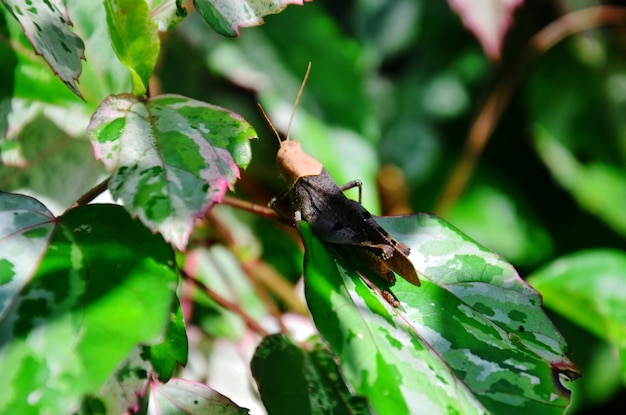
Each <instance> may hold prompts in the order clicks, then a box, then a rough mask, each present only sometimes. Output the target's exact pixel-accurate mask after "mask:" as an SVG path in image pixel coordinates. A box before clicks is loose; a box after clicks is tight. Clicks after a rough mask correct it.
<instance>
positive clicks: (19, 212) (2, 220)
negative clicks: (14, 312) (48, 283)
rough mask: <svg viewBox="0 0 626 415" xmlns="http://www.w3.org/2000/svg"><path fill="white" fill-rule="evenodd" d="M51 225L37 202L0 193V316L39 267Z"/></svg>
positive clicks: (53, 224) (47, 214) (54, 220)
mask: <svg viewBox="0 0 626 415" xmlns="http://www.w3.org/2000/svg"><path fill="white" fill-rule="evenodd" d="M55 222H56V218H55V217H54V215H53V214H52V213H51V212H50V211H49V210H48V209H47V208H46V207H45V206H44V205H43V204H41V203H40V202H39V201H37V200H35V199H33V198H30V197H27V196H22V195H16V194H11V193H4V192H0V247H1V248H0V316H4V314H5V312H6V311H7V308H8V307H9V306H10V304H11V302H12V301H13V300H14V298H15V296H16V295H17V294H18V293H19V292H20V291H21V290H22V289H23V288H24V285H26V283H28V278H29V277H30V276H31V275H32V274H33V273H34V272H35V270H36V269H37V267H38V266H39V261H40V260H41V257H42V256H43V254H44V253H45V251H46V248H47V246H48V242H49V240H50V237H51V236H52V231H53V229H54V226H55Z"/></svg>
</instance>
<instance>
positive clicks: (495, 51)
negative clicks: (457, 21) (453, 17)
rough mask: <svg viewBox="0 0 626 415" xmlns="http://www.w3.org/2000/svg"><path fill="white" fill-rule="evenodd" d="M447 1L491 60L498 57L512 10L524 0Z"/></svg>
mask: <svg viewBox="0 0 626 415" xmlns="http://www.w3.org/2000/svg"><path fill="white" fill-rule="evenodd" d="M448 3H449V4H450V8H452V10H454V11H455V12H457V13H458V14H459V16H460V17H461V20H462V21H463V24H464V25H465V27H466V28H468V29H469V30H470V31H471V32H472V33H473V34H474V36H476V38H477V39H478V41H479V42H480V44H481V46H482V47H483V50H484V51H485V53H486V54H487V56H489V58H490V59H493V60H498V59H500V50H501V48H502V43H503V41H504V37H505V36H506V32H507V31H508V30H509V27H510V26H511V20H512V18H513V12H514V11H515V9H516V8H518V7H519V6H521V5H522V3H524V0H487V1H479V2H476V1H468V0H448Z"/></svg>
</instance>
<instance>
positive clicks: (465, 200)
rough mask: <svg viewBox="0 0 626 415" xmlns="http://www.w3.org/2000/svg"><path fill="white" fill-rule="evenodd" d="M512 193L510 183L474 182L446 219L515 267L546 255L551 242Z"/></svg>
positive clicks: (549, 249) (535, 260) (538, 260)
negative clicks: (502, 184)
mask: <svg viewBox="0 0 626 415" xmlns="http://www.w3.org/2000/svg"><path fill="white" fill-rule="evenodd" d="M512 193H515V190H514V185H513V184H511V183H507V186H506V188H505V187H504V186H497V185H493V184H486V183H477V184H475V185H472V186H471V187H470V188H469V189H467V190H466V191H465V192H464V195H463V197H462V198H461V199H460V200H459V201H458V202H457V203H456V204H455V205H454V206H453V207H452V210H451V212H450V213H449V214H448V215H447V216H446V219H447V220H449V221H450V222H451V223H454V224H455V225H456V226H458V227H459V228H460V229H463V232H465V233H466V234H467V235H470V236H471V237H472V238H474V239H475V240H476V241H478V242H480V243H481V244H482V245H484V246H485V247H489V248H494V249H497V251H498V253H499V254H500V255H502V256H503V257H504V258H506V259H507V260H509V261H511V262H513V263H515V264H516V265H518V266H522V265H523V266H526V267H528V266H532V265H537V264H539V263H540V262H542V261H545V260H546V258H548V257H549V256H550V253H551V251H552V240H551V238H550V235H549V234H548V233H547V232H546V230H545V229H544V228H543V227H542V226H541V223H539V221H538V219H537V218H536V215H534V214H533V213H534V212H533V211H532V210H531V209H529V207H528V206H524V204H523V203H521V202H520V201H519V200H515V199H514V198H513V197H512ZM533 207H534V206H533Z"/></svg>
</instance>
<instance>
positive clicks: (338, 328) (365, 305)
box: [300, 214, 577, 414]
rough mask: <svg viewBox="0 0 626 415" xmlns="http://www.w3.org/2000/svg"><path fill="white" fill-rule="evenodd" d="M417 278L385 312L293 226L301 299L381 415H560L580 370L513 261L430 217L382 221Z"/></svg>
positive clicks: (345, 268)
mask: <svg viewBox="0 0 626 415" xmlns="http://www.w3.org/2000/svg"><path fill="white" fill-rule="evenodd" d="M379 223H380V224H381V225H382V226H383V227H384V228H385V229H386V230H387V231H389V233H391V234H392V235H393V236H394V237H395V238H397V239H398V240H399V241H401V242H404V243H405V244H407V245H408V246H409V247H410V248H411V250H412V251H411V256H410V259H411V260H412V262H413V264H414V265H415V266H416V268H417V269H418V271H419V272H420V273H421V274H422V278H421V279H422V286H421V287H416V286H414V285H411V284H409V283H407V282H406V281H404V280H401V279H400V280H399V281H398V282H397V283H396V284H395V285H394V286H393V288H392V290H393V292H394V294H395V295H396V296H397V298H398V299H399V301H400V306H399V307H398V308H393V307H392V306H391V305H390V304H389V303H388V302H387V301H385V300H384V299H383V297H382V296H381V295H379V293H377V292H375V291H373V290H372V289H371V288H369V286H368V285H367V284H366V283H365V282H364V280H363V279H361V278H359V275H358V274H357V273H356V272H355V271H354V269H353V267H351V266H349V265H347V264H346V263H344V262H343V261H341V260H337V258H336V257H334V256H332V255H330V253H329V251H328V249H327V247H326V246H325V245H323V244H322V243H321V242H320V241H319V240H318V239H316V238H315V237H313V236H312V234H311V233H310V230H309V228H308V226H306V225H304V224H303V225H301V227H300V229H301V231H302V233H303V239H304V242H305V246H306V262H305V283H306V294H307V300H308V304H309V307H310V310H311V313H312V315H313V319H314V321H315V324H316V326H317V328H318V329H319V331H320V333H321V334H322V335H323V336H324V338H325V339H326V340H327V341H328V342H329V344H330V345H331V348H332V350H333V351H334V352H335V353H336V354H337V355H338V357H339V359H340V360H341V362H342V366H341V367H342V369H343V372H344V374H345V376H346V378H347V380H348V381H349V382H350V383H351V384H352V386H354V388H355V390H356V392H357V393H359V394H362V395H364V396H367V397H368V398H369V399H370V403H371V405H372V407H373V408H374V409H375V410H376V411H377V412H378V413H414V414H422V413H423V414H437V413H449V412H450V411H451V410H453V411H457V412H461V413H465V414H471V413H507V414H528V413H535V412H536V413H542V414H550V413H554V414H557V413H562V412H563V409H564V407H566V406H567V404H568V397H567V395H568V394H567V391H566V390H565V389H564V388H563V386H561V385H560V384H559V383H558V381H557V383H556V384H555V379H558V377H559V376H558V375H559V374H560V373H563V374H565V375H567V376H569V377H572V378H574V377H576V376H577V369H576V367H575V366H574V365H573V364H572V362H571V361H570V360H569V359H568V358H567V357H566V356H565V349H566V345H565V341H564V340H563V338H562V337H561V335H560V334H559V333H558V332H557V331H556V329H555V328H554V326H553V325H552V323H551V322H550V321H549V319H548V318H547V317H546V315H545V314H544V313H543V311H542V309H541V298H540V296H539V295H538V294H537V293H536V292H535V291H534V290H533V289H532V288H530V287H529V286H528V285H527V284H526V283H524V282H523V281H522V280H521V279H520V277H519V276H518V275H517V273H516V272H515V270H514V269H513V267H512V266H511V265H509V264H508V263H506V262H504V261H503V260H502V259H501V258H500V257H498V256H497V255H495V254H493V253H491V252H489V251H487V250H486V249H484V248H483V247H481V246H479V245H477V244H476V243H474V242H473V241H471V240H470V239H469V238H467V237H466V236H464V235H463V234H461V233H459V232H458V231H457V230H456V229H454V228H452V227H451V226H450V225H447V224H445V223H444V222H443V221H441V220H440V219H437V218H435V217H433V216H429V215H425V214H422V215H410V216H404V217H389V218H379Z"/></svg>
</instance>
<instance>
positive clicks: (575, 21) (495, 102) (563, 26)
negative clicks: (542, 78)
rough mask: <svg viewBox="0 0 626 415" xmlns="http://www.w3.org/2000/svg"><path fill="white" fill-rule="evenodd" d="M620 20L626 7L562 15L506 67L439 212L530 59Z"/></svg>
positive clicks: (455, 193)
mask: <svg viewBox="0 0 626 415" xmlns="http://www.w3.org/2000/svg"><path fill="white" fill-rule="evenodd" d="M619 24H626V8H624V7H618V6H598V7H590V8H587V9H583V10H578V11H575V12H571V13H568V14H566V15H564V16H561V17H560V18H559V19H557V20H555V21H554V22H552V23H550V24H549V25H548V26H546V27H545V28H543V29H542V30H540V31H539V32H538V33H537V34H535V35H534V36H533V37H532V38H531V39H530V41H529V43H528V47H527V50H526V51H525V52H524V54H522V55H521V56H520V57H519V58H518V59H517V60H516V61H515V64H514V65H511V67H510V68H507V70H505V71H503V76H502V78H501V79H500V81H499V82H497V83H496V86H495V87H494V89H493V90H492V92H491V94H490V95H489V97H488V98H487V100H486V101H485V103H484V104H483V106H482V107H481V109H480V111H479V113H478V116H477V117H476V119H475V120H474V122H473V123H472V126H471V128H470V131H469V133H468V135H467V138H466V140H465V148H464V149H463V152H462V153H461V156H460V159H459V161H458V163H456V165H455V168H454V170H453V171H452V174H451V175H450V178H449V179H448V182H447V183H446V186H445V187H444V190H443V192H442V194H441V196H440V198H439V200H438V202H437V204H436V206H435V209H434V211H435V213H436V214H438V215H440V216H445V215H446V214H447V213H448V211H449V210H450V209H451V208H452V206H454V204H455V203H456V201H457V200H458V199H459V197H460V196H461V194H462V193H463V191H464V190H465V187H466V186H467V182H468V181H469V178H470V176H471V175H472V172H473V171H474V170H475V168H476V164H477V163H478V159H479V158H480V155H481V154H482V152H483V150H484V148H485V145H486V144H487V142H488V141H489V138H490V137H491V135H492V134H493V131H494V130H495V128H496V126H497V124H498V122H499V121H500V118H501V116H502V113H503V112H504V110H505V109H506V107H507V106H508V104H509V102H510V101H511V97H512V96H513V94H514V92H515V91H516V90H517V88H518V86H519V84H520V82H521V80H522V75H523V74H524V73H525V71H526V70H527V68H528V66H529V65H530V63H531V62H532V61H533V60H534V59H536V58H537V57H539V56H540V55H541V54H543V53H545V52H546V51H547V50H549V49H550V48H552V47H553V46H554V45H556V44H557V43H558V42H560V41H561V40H563V39H565V38H566V37H567V36H571V35H573V34H576V33H580V32H584V31H586V30H589V29H592V28H595V27H599V26H605V25H619Z"/></svg>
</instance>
